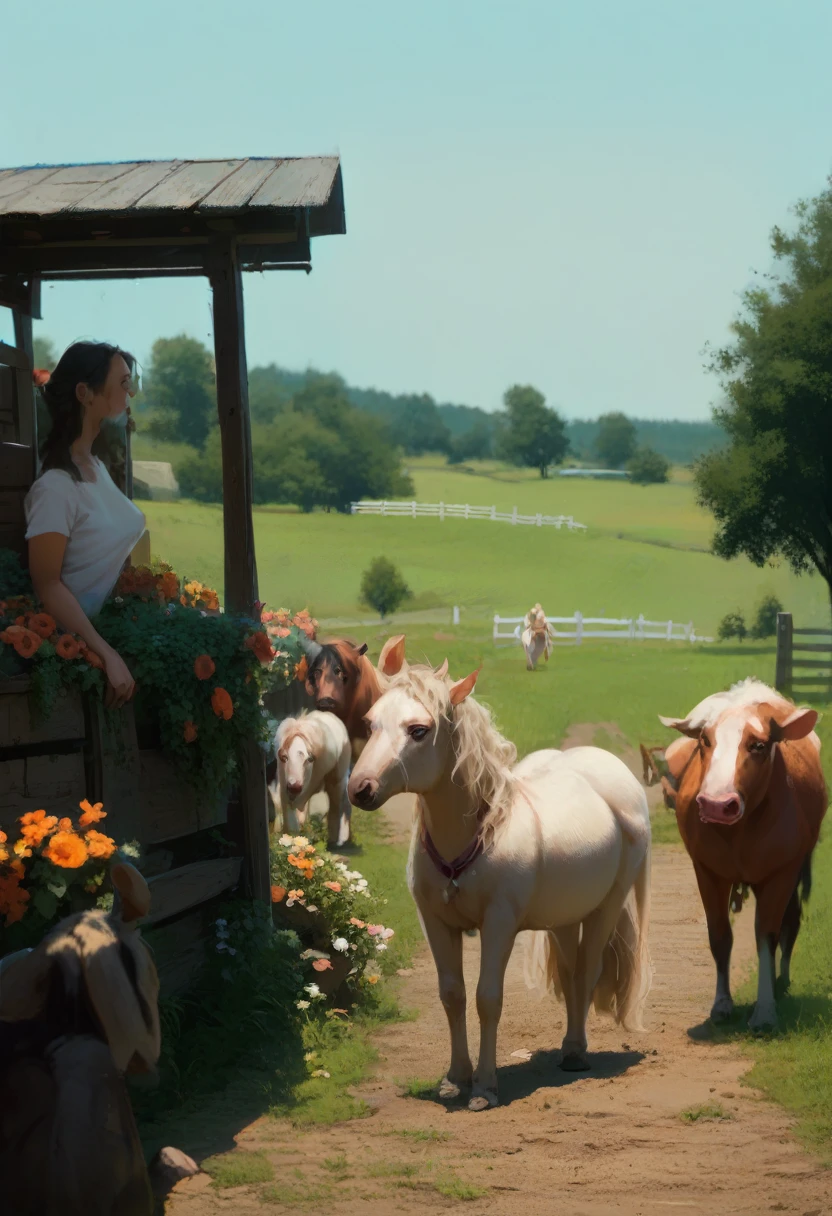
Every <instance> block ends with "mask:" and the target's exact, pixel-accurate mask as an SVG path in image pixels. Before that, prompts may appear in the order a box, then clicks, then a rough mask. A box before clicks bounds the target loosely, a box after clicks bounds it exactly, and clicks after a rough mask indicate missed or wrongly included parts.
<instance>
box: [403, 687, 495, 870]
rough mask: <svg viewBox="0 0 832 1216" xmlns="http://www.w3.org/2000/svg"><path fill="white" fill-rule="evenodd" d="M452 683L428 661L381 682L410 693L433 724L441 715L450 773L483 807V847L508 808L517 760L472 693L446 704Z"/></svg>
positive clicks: (481, 825) (481, 824)
mask: <svg viewBox="0 0 832 1216" xmlns="http://www.w3.org/2000/svg"><path fill="white" fill-rule="evenodd" d="M452 683H453V681H452V680H451V679H450V678H449V677H448V676H445V677H444V678H443V677H440V676H437V674H436V672H435V671H434V670H433V668H432V667H428V666H424V665H422V664H418V665H414V666H410V667H408V668H407V669H406V670H404V671H402V672H400V673H399V675H397V676H393V677H392V678H391V679H390V680H389V681H388V682H387V687H388V688H401V689H403V690H404V691H405V692H407V693H409V694H410V696H412V697H415V698H416V700H417V701H419V702H420V704H422V705H424V707H425V709H426V710H427V711H428V713H429V714H430V715H431V717H432V718H433V720H434V722H435V723H436V729H437V730H438V729H439V726H440V723H441V720H442V719H443V718H445V719H446V720H447V721H448V722H449V723H450V725H451V731H452V735H453V744H454V752H455V754H456V763H455V764H454V768H453V774H452V776H453V778H454V779H455V780H456V781H457V782H458V783H459V784H460V785H464V786H465V788H466V789H467V790H468V791H469V793H470V794H471V795H472V796H473V798H474V799H475V801H476V803H477V805H478V806H480V807H484V808H486V809H485V812H484V814H483V817H482V819H481V821H480V831H481V834H482V838H483V843H484V845H485V846H486V847H488V846H489V845H490V844H493V842H494V839H495V837H496V835H497V832H498V831H499V829H500V828H501V827H502V826H503V824H504V823H506V822H507V820H508V818H509V816H510V814H511V804H512V801H513V798H514V794H515V791H516V788H517V779H516V778H515V776H514V774H513V773H512V771H511V770H512V767H513V765H514V764H515V763H516V761H517V748H516V747H515V746H514V744H513V743H510V742H509V741H508V739H504V738H503V736H502V735H501V734H500V732H499V731H498V730H497V727H496V726H495V725H494V721H493V719H492V716H491V711H490V710H489V709H487V708H486V706H485V705H482V704H481V703H480V702H479V701H475V700H474V699H473V697H471V696H469V697H466V699H465V700H464V701H463V702H461V704H459V705H457V706H456V707H454V706H452V705H451V698H450V687H451V684H452ZM419 814H420V815H421V808H420V811H419Z"/></svg>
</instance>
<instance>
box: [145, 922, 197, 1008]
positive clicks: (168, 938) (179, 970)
mask: <svg viewBox="0 0 832 1216" xmlns="http://www.w3.org/2000/svg"><path fill="white" fill-rule="evenodd" d="M206 920H207V916H206V912H205V911H204V910H203V909H198V910H197V911H196V912H189V913H187V914H186V915H185V916H181V917H180V918H179V919H178V920H175V921H173V922H171V924H168V925H162V926H161V928H158V929H154V928H152V927H151V928H148V929H146V930H144V931H143V933H142V937H143V938H144V939H145V941H146V942H147V944H148V945H149V946H150V948H151V950H152V951H153V955H154V961H155V963H156V970H157V972H158V973H159V985H160V988H161V992H162V995H163V996H178V995H179V994H180V993H182V992H185V991H186V990H187V989H188V988H189V987H190V986H191V984H192V983H193V981H194V980H195V979H196V976H197V974H198V972H199V970H200V968H201V966H202V964H203V963H204V962H205V955H206V947H207V944H208V943H207V940H206V927H207V926H206V923H205V922H206Z"/></svg>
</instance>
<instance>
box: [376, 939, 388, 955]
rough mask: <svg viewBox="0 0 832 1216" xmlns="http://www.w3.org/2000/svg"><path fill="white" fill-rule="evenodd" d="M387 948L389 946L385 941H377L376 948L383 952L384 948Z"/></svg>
mask: <svg viewBox="0 0 832 1216" xmlns="http://www.w3.org/2000/svg"><path fill="white" fill-rule="evenodd" d="M386 949H387V946H386V945H385V944H384V942H376V950H378V951H379V953H381V951H382V950H386Z"/></svg>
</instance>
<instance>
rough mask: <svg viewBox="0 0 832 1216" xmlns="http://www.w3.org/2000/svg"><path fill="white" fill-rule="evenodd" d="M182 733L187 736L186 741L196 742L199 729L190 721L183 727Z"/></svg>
mask: <svg viewBox="0 0 832 1216" xmlns="http://www.w3.org/2000/svg"><path fill="white" fill-rule="evenodd" d="M182 734H183V736H184V738H185V742H186V743H193V742H194V740H195V739H196V736H197V729H196V727H195V726H194V724H193V722H191V721H188V722H186V723H185V725H184V727H183V729H182Z"/></svg>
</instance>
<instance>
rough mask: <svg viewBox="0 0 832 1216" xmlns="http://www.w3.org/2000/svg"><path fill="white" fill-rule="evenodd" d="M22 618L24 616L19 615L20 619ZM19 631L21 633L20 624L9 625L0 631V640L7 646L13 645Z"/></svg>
mask: <svg viewBox="0 0 832 1216" xmlns="http://www.w3.org/2000/svg"><path fill="white" fill-rule="evenodd" d="M23 619H24V618H22V617H21V620H23ZM19 633H23V626H22V625H9V626H8V628H7V629H4V630H3V632H2V633H0V642H5V643H6V645H7V646H12V645H14V639H15V638H16V637H17V635H18V634H19Z"/></svg>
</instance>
